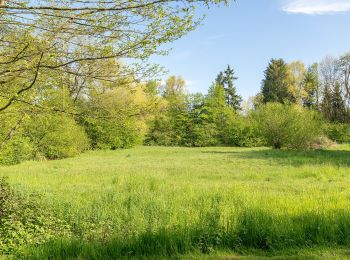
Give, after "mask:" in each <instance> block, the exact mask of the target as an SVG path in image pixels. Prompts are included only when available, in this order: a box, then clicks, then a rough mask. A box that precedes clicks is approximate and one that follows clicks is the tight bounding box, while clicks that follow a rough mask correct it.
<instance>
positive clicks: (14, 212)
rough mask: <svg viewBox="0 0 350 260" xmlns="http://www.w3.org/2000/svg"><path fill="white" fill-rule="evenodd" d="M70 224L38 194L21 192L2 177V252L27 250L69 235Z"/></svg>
mask: <svg viewBox="0 0 350 260" xmlns="http://www.w3.org/2000/svg"><path fill="white" fill-rule="evenodd" d="M68 234H69V229H68V226H66V224H65V223H64V222H63V221H61V220H59V219H58V218H56V217H54V215H53V214H50V213H49V212H47V211H46V210H45V209H43V208H42V206H41V205H40V204H39V203H38V198H37V197H36V196H34V195H30V194H29V195H26V196H24V195H20V194H18V193H17V192H15V191H14V190H13V189H12V188H11V187H10V186H9V184H8V183H7V181H6V180H5V179H4V178H1V179H0V254H1V255H4V254H16V255H19V254H21V253H23V251H24V249H25V247H27V246H37V245H39V244H42V243H44V242H47V241H49V240H50V239H52V238H56V237H59V236H60V235H68Z"/></svg>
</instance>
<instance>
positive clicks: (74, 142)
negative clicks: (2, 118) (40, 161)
mask: <svg viewBox="0 0 350 260" xmlns="http://www.w3.org/2000/svg"><path fill="white" fill-rule="evenodd" d="M24 128H25V133H24V135H25V136H26V137H27V138H29V140H30V141H31V143H32V144H33V145H34V146H35V148H36V152H37V153H38V154H39V155H41V156H44V157H45V158H48V159H61V158H65V157H72V156H76V155H78V154H80V153H81V152H83V151H85V150H86V149H88V147H89V140H88V138H87V136H86V134H85V132H84V129H82V128H81V127H80V126H79V125H77V123H76V122H75V121H74V119H72V118H71V117H69V116H66V115H64V114H63V115H62V114H61V115H59V114H53V115H51V114H42V115H38V116H35V117H34V118H32V119H31V120H30V121H29V122H28V123H27V124H26V125H25V126H24Z"/></svg>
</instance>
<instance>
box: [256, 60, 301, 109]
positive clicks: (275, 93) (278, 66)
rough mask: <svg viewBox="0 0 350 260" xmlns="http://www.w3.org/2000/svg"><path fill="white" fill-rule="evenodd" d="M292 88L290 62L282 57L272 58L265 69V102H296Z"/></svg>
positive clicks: (263, 88) (263, 91)
mask: <svg viewBox="0 0 350 260" xmlns="http://www.w3.org/2000/svg"><path fill="white" fill-rule="evenodd" d="M291 90H292V78H291V71H290V68H289V67H288V64H287V63H286V62H285V61H284V60H282V59H272V60H271V61H270V63H269V65H268V67H267V69H266V70H265V79H264V80H263V83H262V91H261V92H262V95H263V101H264V103H267V102H280V103H294V102H295V96H294V95H293V92H292V91H291Z"/></svg>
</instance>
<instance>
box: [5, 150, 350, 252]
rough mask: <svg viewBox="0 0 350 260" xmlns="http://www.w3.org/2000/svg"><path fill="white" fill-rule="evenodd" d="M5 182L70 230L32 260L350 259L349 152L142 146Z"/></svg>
mask: <svg viewBox="0 0 350 260" xmlns="http://www.w3.org/2000/svg"><path fill="white" fill-rule="evenodd" d="M0 173H1V175H4V176H8V177H9V181H10V183H11V184H12V185H13V186H14V187H15V189H16V190H18V191H21V192H23V193H31V192H37V193H39V194H40V195H41V197H40V202H41V204H42V205H43V206H44V207H46V208H47V210H50V211H52V212H54V213H55V215H56V216H57V217H59V218H60V219H63V220H64V221H66V222H67V223H68V225H69V229H70V232H71V235H70V236H69V237H67V238H62V237H61V238H57V240H56V241H52V242H49V243H47V244H44V245H43V246H41V247H33V248H31V249H30V254H31V258H35V257H36V258H38V259H41V258H47V257H48V256H51V257H52V258H54V259H55V258H58V259H69V258H71V259H73V258H81V259H115V258H120V257H127V258H132V257H134V258H141V257H151V258H161V257H164V258H166V257H170V256H172V257H184V258H186V259H191V258H198V257H201V258H202V257H204V256H206V257H207V258H214V259H215V258H220V257H222V258H224V259H230V258H232V259H234V258H236V257H240V256H247V258H249V259H254V258H255V257H258V256H260V257H263V256H276V259H279V257H280V258H281V259H285V257H286V256H291V257H292V256H293V257H294V258H293V257H292V258H291V259H299V258H304V259H310V258H325V259H327V258H339V259H342V258H346V257H349V258H350V248H349V250H348V249H347V248H348V246H350V146H338V147H336V148H334V149H332V150H327V151H310V152H297V151H274V150H270V149H267V148H254V149H243V148H219V147H217V148H165V147H137V148H134V149H129V150H119V151H95V152H88V153H86V154H84V155H82V156H80V157H77V158H71V159H65V160H61V161H44V162H25V163H22V164H20V165H17V166H11V167H0Z"/></svg>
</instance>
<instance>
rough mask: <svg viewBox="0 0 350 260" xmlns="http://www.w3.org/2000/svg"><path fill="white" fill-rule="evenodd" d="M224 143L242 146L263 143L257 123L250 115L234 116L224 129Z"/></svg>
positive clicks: (253, 145) (255, 145) (254, 145)
mask: <svg viewBox="0 0 350 260" xmlns="http://www.w3.org/2000/svg"><path fill="white" fill-rule="evenodd" d="M222 134H223V139H224V144H226V145H230V146H240V147H257V146H261V145H263V140H262V138H261V137H260V136H259V134H258V131H257V127H256V124H255V123H254V121H253V120H252V119H251V118H250V117H242V116H238V115H236V116H234V117H233V118H232V119H231V120H230V122H229V123H228V124H227V126H226V127H225V129H223V131H222Z"/></svg>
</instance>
